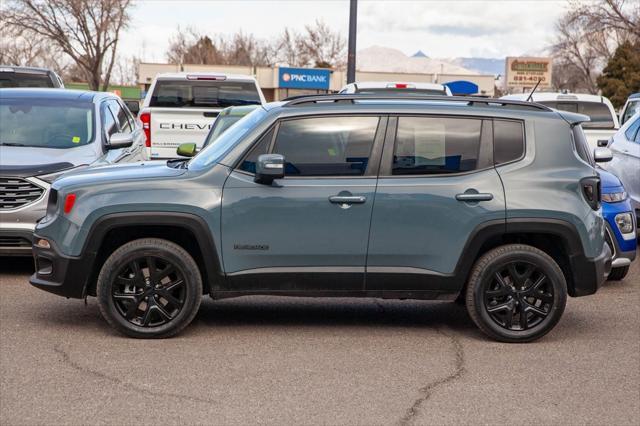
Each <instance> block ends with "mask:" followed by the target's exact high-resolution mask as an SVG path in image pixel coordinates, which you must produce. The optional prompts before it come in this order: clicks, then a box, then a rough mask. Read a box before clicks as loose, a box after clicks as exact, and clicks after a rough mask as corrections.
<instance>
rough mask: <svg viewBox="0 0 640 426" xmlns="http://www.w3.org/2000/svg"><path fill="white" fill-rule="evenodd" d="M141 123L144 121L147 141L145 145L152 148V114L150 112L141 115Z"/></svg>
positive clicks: (143, 127)
mask: <svg viewBox="0 0 640 426" xmlns="http://www.w3.org/2000/svg"><path fill="white" fill-rule="evenodd" d="M140 121H142V129H143V130H144V135H145V137H146V139H147V140H146V141H145V143H144V145H145V146H146V147H147V148H151V113H150V112H143V113H141V114H140Z"/></svg>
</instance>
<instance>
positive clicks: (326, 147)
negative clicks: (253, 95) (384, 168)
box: [273, 117, 379, 176]
mask: <svg viewBox="0 0 640 426" xmlns="http://www.w3.org/2000/svg"><path fill="white" fill-rule="evenodd" d="M378 121H379V118H378V117H318V118H303V119H295V120H287V121H283V122H282V123H281V124H280V127H279V130H278V135H277V137H276V141H275V144H274V148H273V152H274V153H277V154H282V155H284V158H285V161H286V165H285V175H286V176H362V175H364V173H365V171H366V169H367V165H368V164H369V156H370V155H371V149H372V147H373V140H374V138H375V135H376V130H377V127H378Z"/></svg>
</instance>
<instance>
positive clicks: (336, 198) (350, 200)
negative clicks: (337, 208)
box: [329, 195, 367, 204]
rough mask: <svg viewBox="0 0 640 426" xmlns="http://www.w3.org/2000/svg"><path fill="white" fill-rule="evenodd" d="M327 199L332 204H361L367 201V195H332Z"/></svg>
mask: <svg viewBox="0 0 640 426" xmlns="http://www.w3.org/2000/svg"><path fill="white" fill-rule="evenodd" d="M329 201H331V202H332V203H334V204H362V203H364V202H365V201H367V197H365V196H362V195H332V196H331V197H329Z"/></svg>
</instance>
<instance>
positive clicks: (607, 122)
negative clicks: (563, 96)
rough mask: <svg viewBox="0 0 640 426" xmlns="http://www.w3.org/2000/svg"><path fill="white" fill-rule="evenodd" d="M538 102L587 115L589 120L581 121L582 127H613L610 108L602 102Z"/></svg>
mask: <svg viewBox="0 0 640 426" xmlns="http://www.w3.org/2000/svg"><path fill="white" fill-rule="evenodd" d="M539 103H541V104H544V105H546V106H548V107H551V108H555V109H558V110H560V111H569V112H577V113H578V114H584V115H588V116H589V118H591V121H589V122H587V123H582V127H584V128H585V129H613V128H614V127H615V123H614V121H613V115H612V114H611V110H610V109H609V107H608V106H607V105H606V104H604V103H602V102H567V101H543V102H539Z"/></svg>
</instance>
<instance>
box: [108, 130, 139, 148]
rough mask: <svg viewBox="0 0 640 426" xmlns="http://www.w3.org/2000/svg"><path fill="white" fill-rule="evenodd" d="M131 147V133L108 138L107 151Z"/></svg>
mask: <svg viewBox="0 0 640 426" xmlns="http://www.w3.org/2000/svg"><path fill="white" fill-rule="evenodd" d="M131 145H133V134H132V133H114V134H112V135H111V136H110V137H109V146H108V147H107V149H120V148H128V147H130V146H131Z"/></svg>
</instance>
